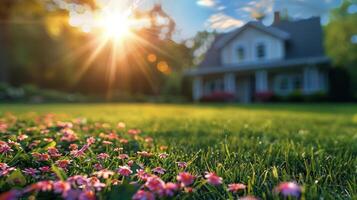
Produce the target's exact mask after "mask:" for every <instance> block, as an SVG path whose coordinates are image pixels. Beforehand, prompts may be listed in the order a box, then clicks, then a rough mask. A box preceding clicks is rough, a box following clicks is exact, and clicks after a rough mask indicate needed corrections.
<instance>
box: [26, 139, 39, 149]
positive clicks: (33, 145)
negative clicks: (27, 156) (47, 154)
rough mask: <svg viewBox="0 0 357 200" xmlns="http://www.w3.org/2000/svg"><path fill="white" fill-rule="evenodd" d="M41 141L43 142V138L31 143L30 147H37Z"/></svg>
mask: <svg viewBox="0 0 357 200" xmlns="http://www.w3.org/2000/svg"><path fill="white" fill-rule="evenodd" d="M40 143H41V140H35V141H33V142H32V143H31V144H30V145H29V148H30V149H33V148H35V147H37V146H38V145H39V144H40Z"/></svg>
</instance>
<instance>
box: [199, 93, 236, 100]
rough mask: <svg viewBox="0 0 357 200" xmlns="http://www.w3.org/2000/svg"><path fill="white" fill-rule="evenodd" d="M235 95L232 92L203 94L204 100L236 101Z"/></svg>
mask: <svg viewBox="0 0 357 200" xmlns="http://www.w3.org/2000/svg"><path fill="white" fill-rule="evenodd" d="M234 99H235V96H234V94H233V93H230V92H214V93H212V94H210V95H206V96H203V97H202V98H201V101H202V102H231V101H234Z"/></svg>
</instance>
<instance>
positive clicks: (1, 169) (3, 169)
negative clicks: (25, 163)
mask: <svg viewBox="0 0 357 200" xmlns="http://www.w3.org/2000/svg"><path fill="white" fill-rule="evenodd" d="M14 170H16V168H15V167H9V166H8V165H7V164H6V163H0V177H2V176H7V175H8V174H9V173H10V172H12V171H14Z"/></svg>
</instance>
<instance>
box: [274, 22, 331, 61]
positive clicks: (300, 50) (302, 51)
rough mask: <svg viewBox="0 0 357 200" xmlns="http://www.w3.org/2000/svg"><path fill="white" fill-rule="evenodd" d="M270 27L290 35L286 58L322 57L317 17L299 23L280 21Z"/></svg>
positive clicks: (321, 36) (319, 27)
mask: <svg viewBox="0 0 357 200" xmlns="http://www.w3.org/2000/svg"><path fill="white" fill-rule="evenodd" d="M272 27H274V28H278V29H280V30H284V31H285V32H287V33H289V34H290V37H291V38H290V39H289V40H288V42H287V45H286V58H287V59H289V58H303V57H312V56H324V55H325V53H324V47H323V31H322V27H321V24H320V18H319V17H313V18H310V19H304V20H299V21H291V22H290V21H282V22H280V23H278V24H275V25H273V26H272Z"/></svg>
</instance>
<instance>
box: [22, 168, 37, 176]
mask: <svg viewBox="0 0 357 200" xmlns="http://www.w3.org/2000/svg"><path fill="white" fill-rule="evenodd" d="M22 172H23V173H24V174H26V175H29V176H32V177H35V176H36V174H37V173H39V171H38V170H37V169H34V168H26V169H24V170H22Z"/></svg>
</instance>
